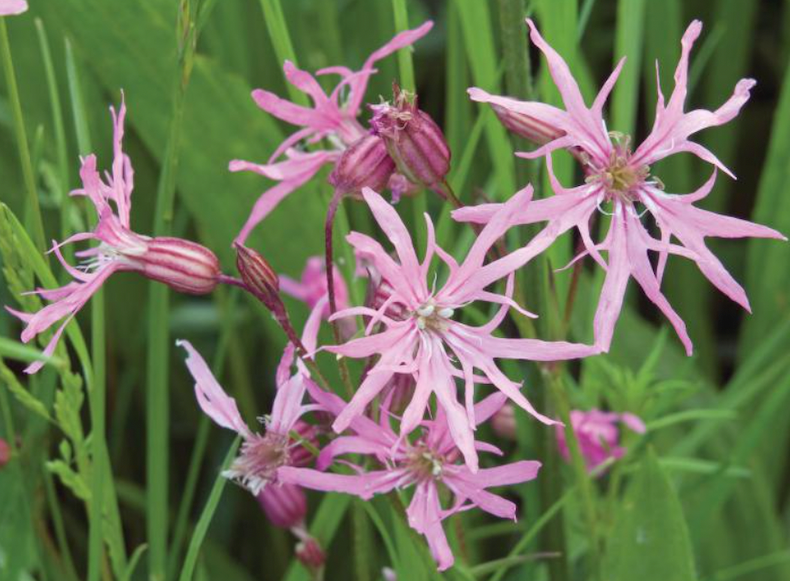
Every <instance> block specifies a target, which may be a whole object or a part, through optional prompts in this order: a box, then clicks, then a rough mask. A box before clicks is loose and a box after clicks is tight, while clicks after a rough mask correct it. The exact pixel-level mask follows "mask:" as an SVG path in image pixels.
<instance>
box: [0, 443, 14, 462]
mask: <svg viewBox="0 0 790 581" xmlns="http://www.w3.org/2000/svg"><path fill="white" fill-rule="evenodd" d="M10 459H11V447H10V446H9V445H8V442H6V441H5V440H4V439H3V438H0V468H2V467H3V466H5V465H6V464H8V461H9V460H10Z"/></svg>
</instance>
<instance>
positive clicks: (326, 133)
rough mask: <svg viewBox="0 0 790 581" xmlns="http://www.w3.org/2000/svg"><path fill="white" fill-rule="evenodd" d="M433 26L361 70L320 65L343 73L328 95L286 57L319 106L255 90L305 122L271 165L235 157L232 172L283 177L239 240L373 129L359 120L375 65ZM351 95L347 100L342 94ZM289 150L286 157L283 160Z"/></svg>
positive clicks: (268, 107) (292, 75)
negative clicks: (304, 146)
mask: <svg viewBox="0 0 790 581" xmlns="http://www.w3.org/2000/svg"><path fill="white" fill-rule="evenodd" d="M432 26H433V23H432V22H430V21H429V22H426V23H424V24H423V25H422V26H419V27H418V28H415V29H414V30H405V31H403V32H401V33H399V34H396V35H395V36H394V37H393V38H392V40H390V41H389V42H388V43H387V44H385V45H384V46H382V47H381V48H380V49H378V50H376V51H374V52H373V54H371V55H370V56H369V57H368V59H367V60H366V61H365V64H364V65H362V69H360V70H359V71H351V70H349V69H348V68H346V67H342V66H335V67H328V68H325V69H321V70H319V71H318V72H317V73H316V74H317V75H329V74H336V75H339V76H340V78H341V80H340V82H339V83H338V84H337V86H336V87H335V88H334V90H333V91H332V93H331V94H330V95H327V94H326V93H325V92H324V90H323V89H322V88H321V86H320V85H319V84H318V81H317V80H316V79H315V77H313V76H312V75H311V74H310V73H308V72H306V71H302V70H299V69H297V68H296V66H294V64H293V63H291V62H290V61H286V62H285V64H284V66H283V70H284V71H285V78H286V79H287V80H288V82H289V83H291V84H292V85H293V86H294V87H296V88H297V89H299V90H300V91H302V92H303V93H305V94H307V95H308V96H309V97H310V98H311V99H312V101H313V107H312V108H310V107H303V106H301V105H296V104H294V103H291V102H290V101H286V100H285V99H281V98H280V97H278V96H277V95H275V94H274V93H270V92H269V91H264V90H262V89H256V90H255V91H253V93H252V97H253V99H255V102H256V103H257V104H258V106H259V107H260V108H261V109H263V110H264V111H266V112H267V113H269V114H271V115H273V116H274V117H277V118H278V119H281V120H283V121H285V122H286V123H290V124H291V125H296V126H299V127H301V129H299V130H298V131H297V132H296V133H294V134H292V135H291V136H289V137H288V138H287V139H286V140H285V141H283V142H282V143H281V144H280V146H279V147H278V148H277V149H276V150H275V152H274V153H273V154H272V156H271V158H270V159H269V161H268V163H267V164H265V165H259V164H255V163H250V162H247V161H239V160H234V161H231V162H230V170H231V171H244V170H246V171H254V172H256V173H258V174H260V175H263V176H265V177H267V178H269V179H272V180H275V181H278V182H280V183H278V184H277V185H276V186H274V187H273V188H271V189H269V190H267V191H266V192H264V193H263V194H262V195H261V197H260V198H259V199H258V201H257V202H256V203H255V206H254V207H253V209H252V212H251V213H250V217H249V218H248V219H247V222H246V224H244V227H243V228H242V229H241V232H239V235H238V237H237V241H238V242H240V243H244V241H245V240H246V239H247V237H248V236H249V234H250V232H251V231H252V229H253V228H254V227H255V226H256V225H257V224H258V223H260V222H261V220H263V219H264V218H265V217H266V216H267V215H268V214H269V213H270V212H271V211H272V210H273V209H274V208H275V207H276V206H277V204H279V203H280V201H282V199H283V198H284V197H285V196H287V195H288V194H290V193H291V192H293V191H294V190H296V189H297V188H299V187H300V186H301V185H303V184H304V183H305V182H307V181H308V180H309V179H310V178H312V177H313V176H314V175H315V174H316V173H317V172H318V170H319V169H321V167H323V166H324V164H327V163H335V162H337V161H338V160H339V159H340V157H341V155H342V154H343V151H344V150H345V149H346V148H348V147H350V146H351V145H353V144H354V143H356V142H357V141H358V140H360V139H361V138H363V137H365V135H366V134H367V131H365V129H364V128H363V127H362V125H361V124H360V123H359V121H358V120H357V117H358V116H359V112H360V108H361V106H362V101H363V99H364V96H365V90H366V89H367V85H368V79H369V78H370V76H371V75H372V74H373V73H374V72H375V69H374V68H373V65H374V64H375V63H376V62H377V61H379V60H381V59H383V58H384V57H386V56H389V55H390V54H392V53H393V52H395V51H397V50H399V49H401V48H404V47H406V46H409V45H410V44H412V43H413V42H415V41H417V40H419V39H420V38H422V37H423V36H425V35H426V34H427V33H428V31H429V30H430V29H431V27H432ZM343 94H346V95H347V96H346V98H345V100H344V101H343V102H341V95H343ZM322 139H326V140H327V141H328V142H329V144H330V145H331V148H329V149H323V150H317V151H310V152H309V153H304V152H301V151H299V150H297V149H295V146H296V145H297V144H298V143H300V142H306V143H308V144H313V143H317V142H319V141H321V140H322ZM283 155H285V156H286V159H285V160H284V161H279V162H278V161H277V160H278V159H279V158H280V157H281V156H283Z"/></svg>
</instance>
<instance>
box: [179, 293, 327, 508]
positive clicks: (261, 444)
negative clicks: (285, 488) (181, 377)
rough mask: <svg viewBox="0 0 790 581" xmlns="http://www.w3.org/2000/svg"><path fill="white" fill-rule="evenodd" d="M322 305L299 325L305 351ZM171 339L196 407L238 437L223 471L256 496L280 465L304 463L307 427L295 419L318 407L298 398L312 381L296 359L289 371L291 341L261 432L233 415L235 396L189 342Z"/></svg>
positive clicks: (310, 346) (312, 339)
mask: <svg viewBox="0 0 790 581" xmlns="http://www.w3.org/2000/svg"><path fill="white" fill-rule="evenodd" d="M323 306H324V305H323V303H319V304H318V305H317V306H316V308H315V309H314V310H313V312H312V313H311V314H310V317H309V319H308V320H307V323H306V324H305V330H304V336H303V342H304V344H305V347H306V348H307V349H310V350H311V351H313V350H315V341H316V336H317V334H318V327H319V325H320V322H321V309H322V308H323ZM176 344H177V345H179V346H181V347H184V349H186V351H187V353H188V357H187V359H186V364H187V367H188V368H189V372H190V373H191V374H192V377H193V378H194V380H195V397H196V398H197V400H198V405H200V408H201V409H202V410H203V412H204V413H205V414H206V415H207V416H209V417H210V418H211V419H212V420H214V423H216V424H217V425H219V426H221V427H223V428H227V429H229V430H233V431H234V432H236V433H237V434H239V435H240V436H241V437H242V438H243V440H244V441H243V443H242V445H241V452H240V454H239V456H238V458H236V460H235V461H234V462H233V464H232V465H231V466H230V468H229V469H228V470H226V471H225V472H224V473H223V476H225V477H226V478H229V479H231V480H234V481H235V482H237V483H238V484H240V485H241V486H243V487H244V488H246V489H248V490H249V491H250V492H251V493H252V494H253V495H255V496H256V497H260V494H261V492H262V491H263V490H264V489H265V488H266V487H267V485H272V486H278V485H280V484H281V483H280V481H279V478H278V473H279V470H280V469H281V468H282V467H283V466H289V465H296V466H304V465H305V464H307V463H308V458H309V453H308V452H307V450H305V448H304V447H303V446H302V445H301V443H300V440H302V439H309V435H310V432H311V430H310V427H309V425H307V424H305V423H304V422H302V421H301V417H302V416H303V415H304V414H306V413H308V412H310V411H316V410H318V409H320V407H319V406H317V405H315V404H306V405H305V404H303V403H302V400H303V399H304V393H305V391H306V389H307V388H308V387H311V386H312V383H313V382H312V380H311V379H310V375H309V372H308V371H307V369H306V367H305V366H304V365H303V364H302V362H301V361H297V372H296V373H295V374H293V375H291V367H292V366H293V362H294V348H293V345H291V344H290V343H289V344H288V346H287V347H286V349H285V352H284V353H283V357H282V359H281V360H280V364H279V366H278V368H277V377H276V384H277V394H276V395H275V398H274V405H273V409H272V413H271V414H270V415H268V416H266V417H265V418H263V423H264V424H265V427H266V430H265V433H264V434H263V435H261V434H259V433H257V432H253V431H251V430H250V429H249V428H248V427H247V424H245V423H244V420H243V419H242V418H241V414H239V410H238V407H237V406H236V400H234V399H233V398H232V397H230V396H228V395H227V394H226V393H225V391H224V390H223V389H222V387H221V386H220V385H219V383H218V382H217V380H216V378H215V377H214V375H213V374H212V373H211V370H210V369H209V367H208V365H206V362H205V361H204V360H203V358H202V357H201V356H200V354H199V353H198V352H197V351H196V350H195V349H194V348H193V347H192V345H191V344H190V343H189V342H188V341H183V340H179V341H177V342H176ZM316 391H317V388H316ZM294 432H296V433H299V434H300V438H299V440H295V439H294V438H293V436H292V434H293V433H294ZM292 484H294V483H292Z"/></svg>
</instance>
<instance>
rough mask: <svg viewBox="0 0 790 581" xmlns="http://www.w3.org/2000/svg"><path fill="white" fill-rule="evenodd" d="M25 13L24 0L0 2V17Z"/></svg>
mask: <svg viewBox="0 0 790 581" xmlns="http://www.w3.org/2000/svg"><path fill="white" fill-rule="evenodd" d="M23 12H27V2H26V1H25V0H0V16H15V15H17V14H22V13H23Z"/></svg>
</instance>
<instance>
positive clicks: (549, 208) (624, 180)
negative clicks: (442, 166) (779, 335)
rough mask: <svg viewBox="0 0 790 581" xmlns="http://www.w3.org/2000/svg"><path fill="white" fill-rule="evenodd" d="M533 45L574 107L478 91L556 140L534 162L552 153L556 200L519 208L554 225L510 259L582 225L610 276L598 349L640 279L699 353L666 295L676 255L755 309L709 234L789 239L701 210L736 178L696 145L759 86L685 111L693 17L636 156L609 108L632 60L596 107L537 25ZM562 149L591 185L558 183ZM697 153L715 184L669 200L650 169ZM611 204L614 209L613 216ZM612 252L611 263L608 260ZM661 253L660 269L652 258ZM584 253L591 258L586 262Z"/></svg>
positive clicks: (695, 30) (741, 86) (481, 211)
mask: <svg viewBox="0 0 790 581" xmlns="http://www.w3.org/2000/svg"><path fill="white" fill-rule="evenodd" d="M527 23H528V24H529V26H530V29H531V38H532V42H534V43H535V45H536V46H537V47H538V48H539V49H540V50H541V51H543V54H544V55H545V56H546V60H547V61H548V67H549V72H550V73H551V76H552V78H553V79H554V83H555V85H556V86H557V88H558V89H559V91H560V94H561V96H562V99H563V103H564V104H565V109H560V108H557V107H553V106H551V105H547V104H545V103H537V102H522V101H516V100H514V99H509V98H506V97H497V96H493V95H489V94H488V93H486V92H485V91H483V90H481V89H477V88H472V89H469V94H470V96H471V97H472V99H474V100H476V101H482V102H486V103H491V104H492V105H494V106H497V107H499V108H502V109H505V110H508V111H511V112H513V113H515V114H518V115H523V116H526V117H528V118H530V119H533V120H536V122H539V123H541V124H542V125H543V126H545V127H547V128H550V129H549V130H547V131H546V132H545V133H546V136H547V137H548V138H550V140H549V141H547V142H546V143H545V144H544V145H542V146H541V147H539V148H538V149H536V150H535V151H532V152H529V153H519V154H518V155H520V156H522V157H527V158H534V157H540V156H543V155H545V156H546V161H547V163H548V168H549V173H550V177H551V183H552V188H553V189H554V193H555V194H556V195H554V196H552V197H549V198H545V199H542V200H538V201H536V202H533V203H532V204H530V205H529V206H524V207H522V208H520V209H517V210H516V212H517V213H518V214H519V216H518V217H517V218H516V222H518V223H520V224H532V223H536V222H544V221H547V222H548V225H547V226H546V227H545V228H544V229H543V230H542V231H541V232H540V233H539V234H538V235H537V236H535V237H534V238H533V239H532V240H531V241H530V242H529V244H528V245H527V246H525V247H524V248H522V249H521V250H518V251H516V252H514V253H513V254H512V255H511V256H510V257H509V260H510V263H511V264H513V265H515V264H518V263H521V264H523V263H525V262H526V261H528V260H530V259H531V258H532V257H533V256H535V255H536V254H538V253H540V252H542V251H543V250H545V249H546V248H547V247H548V246H550V245H551V243H552V242H553V241H554V240H555V239H556V238H557V237H558V236H560V235H561V234H563V233H564V232H566V231H568V230H570V229H572V228H577V229H578V230H579V233H580V234H581V239H582V241H583V243H584V245H585V249H586V250H585V252H584V253H583V255H586V254H589V255H590V256H591V257H592V258H593V259H595V261H596V262H598V263H599V264H600V265H601V266H602V267H603V268H604V269H605V270H606V280H605V282H604V285H603V289H602V292H601V297H600V300H599V303H598V310H597V312H596V314H595V336H596V344H597V345H598V346H600V348H601V349H603V350H608V349H609V346H610V343H611V340H612V334H613V332H614V327H615V324H616V322H617V319H618V317H619V314H620V310H621V308H622V304H623V298H624V296H625V291H626V287H627V285H628V281H629V279H630V278H634V279H635V280H636V282H637V283H638V284H639V286H640V287H641V288H642V290H643V291H644V292H645V294H646V295H647V297H648V298H649V299H650V300H651V301H652V302H653V303H654V304H655V305H656V306H657V307H658V308H659V309H660V310H661V311H662V312H663V313H664V315H665V316H666V317H667V318H668V319H669V320H670V322H671V323H672V325H673V326H674V328H675V330H676V332H677V333H678V335H679V336H680V339H681V341H682V342H683V344H684V346H685V348H686V352H687V353H688V354H691V352H692V344H691V339H690V338H689V337H688V334H687V333H686V326H685V324H684V322H683V320H682V319H681V318H680V317H679V316H678V314H677V313H676V312H675V310H674V309H673V308H672V306H671V305H670V304H669V302H668V301H667V299H666V297H665V296H664V295H663V293H662V292H661V280H662V277H663V274H664V267H665V265H666V260H667V256H668V255H669V254H676V255H679V256H683V257H685V258H688V259H690V260H693V261H694V262H696V264H697V266H698V267H699V269H700V270H701V271H702V273H703V274H704V275H705V276H706V277H707V278H708V280H710V281H711V282H712V283H713V284H714V285H715V286H716V287H717V288H718V289H719V290H720V291H722V292H723V293H724V294H726V295H727V296H728V297H730V298H731V299H732V300H734V301H735V302H737V303H738V304H739V305H741V306H742V307H744V308H745V309H747V310H749V301H748V299H747V298H746V293H745V292H744V290H743V288H741V286H740V285H739V284H738V283H737V282H736V281H735V279H733V278H732V276H730V274H729V273H728V272H727V270H726V269H725V268H724V266H723V265H722V263H721V262H720V261H719V259H718V258H716V256H714V254H713V253H712V252H711V251H710V250H709V249H708V248H707V246H706V245H705V238H706V237H708V236H719V237H724V238H740V237H746V236H750V237H764V238H779V239H785V238H784V236H783V235H782V234H780V233H779V232H777V231H775V230H772V229H770V228H767V227H765V226H760V225H758V224H753V223H751V222H747V221H745V220H740V219H737V218H731V217H729V216H722V215H719V214H715V213H713V212H709V211H707V210H702V209H699V208H696V207H694V205H693V203H694V202H696V201H699V200H700V199H702V198H704V197H705V196H706V195H708V193H709V192H710V190H711V188H713V184H714V182H715V179H716V169H719V170H721V171H723V172H725V173H727V174H728V175H730V176H732V173H731V172H730V171H729V170H728V169H727V168H726V167H725V166H724V165H723V164H722V163H721V162H720V161H719V160H718V159H717V158H716V157H715V156H714V155H713V153H711V152H710V151H709V150H707V149H706V148H704V147H703V146H701V145H699V144H697V143H694V142H693V141H691V140H690V137H691V135H693V134H694V133H696V132H698V131H700V130H702V129H705V128H708V127H714V126H717V125H722V124H724V123H727V122H728V121H730V120H732V119H733V118H734V117H735V116H736V115H737V114H738V112H739V111H740V109H741V107H742V106H743V105H744V104H745V103H746V101H747V100H748V99H749V91H750V90H751V88H752V87H753V86H754V84H755V81H753V80H751V79H743V80H741V81H739V82H738V83H737V85H736V86H735V91H734V93H733V95H732V96H731V97H730V98H729V99H728V100H727V101H726V102H725V103H724V104H723V105H722V106H721V107H719V108H718V109H716V110H715V111H707V110H704V109H697V110H694V111H689V112H685V111H684V105H685V100H686V93H687V84H688V61H689V53H690V52H691V47H692V45H693V43H694V41H695V40H696V39H697V37H698V36H699V34H700V31H701V29H702V24H701V23H700V22H699V21H696V20H695V21H694V22H692V23H691V25H690V26H689V27H688V29H687V30H686V32H685V34H684V35H683V40H682V53H681V57H680V62H679V63H678V66H677V69H676V71H675V88H674V90H673V92H672V95H671V97H670V99H669V102H665V101H664V97H663V95H662V94H661V91H660V89H659V93H658V103H657V106H656V118H655V122H654V124H653V129H652V131H651V132H650V135H648V137H647V138H646V139H645V140H644V141H643V142H642V144H641V145H639V147H637V148H636V150H634V151H632V150H631V145H630V138H629V137H628V136H624V135H622V134H618V133H616V132H609V131H608V130H607V127H606V123H605V121H604V119H603V107H604V104H605V102H606V100H607V98H608V96H609V93H610V91H611V90H612V88H613V87H614V84H615V82H616V80H617V77H618V75H619V73H620V70H621V68H622V66H623V61H624V59H623V60H621V61H620V63H619V64H618V65H617V67H616V68H615V70H614V72H613V73H612V75H611V76H610V77H609V78H608V79H607V81H606V82H605V83H604V85H603V87H602V88H601V91H600V92H599V93H598V96H597V97H596V98H595V101H594V102H593V104H592V107H587V105H586V104H585V102H584V99H583V98H582V95H581V92H580V91H579V87H578V85H577V84H576V81H575V80H574V78H573V76H572V74H571V72H570V70H569V69H568V66H567V64H566V63H565V61H564V60H563V59H562V57H561V56H560V55H559V54H557V52H556V51H555V50H554V49H553V48H551V46H549V45H548V43H546V41H545V40H543V38H542V37H541V36H540V33H539V32H538V30H537V29H536V28H535V25H534V24H533V23H532V21H531V20H528V21H527ZM555 149H568V150H571V151H572V152H573V153H574V155H576V157H577V158H579V159H582V160H583V161H584V164H585V173H586V176H587V179H586V181H585V183H584V185H581V186H578V187H575V188H565V187H563V186H562V185H561V184H560V183H559V182H558V180H557V179H556V178H555V177H554V174H553V172H552V166H551V156H550V153H551V152H552V151H553V150H555ZM681 152H688V153H692V154H694V155H696V156H698V157H700V158H701V159H703V160H704V161H707V162H709V163H711V164H712V165H714V166H715V167H714V171H713V174H712V175H711V177H710V179H709V180H708V181H707V182H706V183H705V184H704V185H703V186H702V187H701V188H700V189H699V190H697V191H696V192H694V193H692V194H689V195H676V194H668V193H665V192H664V191H663V186H662V184H661V182H660V181H659V180H658V179H657V178H655V177H652V176H651V171H650V165H651V164H653V163H655V162H657V161H659V160H661V159H664V158H666V157H668V156H670V155H673V154H675V153H681ZM604 204H608V205H610V206H611V210H609V211H604V210H603V209H602V206H603V205H604ZM495 211H496V205H492V204H487V205H483V206H478V207H475V208H463V209H461V210H457V211H456V212H454V217H455V218H456V219H457V220H462V221H471V222H478V223H485V222H486V221H487V220H489V219H490V218H491V217H492V216H493V214H494V212H495ZM596 211H601V212H604V213H606V214H607V215H610V216H611V218H612V219H611V225H610V227H609V231H608V233H607V234H606V236H605V238H604V240H603V241H601V242H595V241H593V240H592V237H591V235H590V225H589V223H590V219H591V218H592V217H593V215H594V213H595V212H596ZM645 213H649V214H650V215H651V216H652V217H653V219H654V220H655V223H656V225H657V227H658V229H659V230H660V232H661V237H660V239H657V238H654V237H653V236H652V235H651V234H650V233H649V232H648V229H647V228H646V226H645V225H644V224H643V223H642V217H643V215H644V214H645ZM673 239H674V240H677V243H675V242H673ZM603 251H606V252H607V253H608V256H607V258H606V259H604V258H603V257H602V255H601V253H602V252H603ZM650 252H655V253H657V255H658V263H657V266H656V267H655V268H654V267H653V265H652V264H651V261H650V257H649V253H650ZM583 255H582V256H583Z"/></svg>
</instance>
